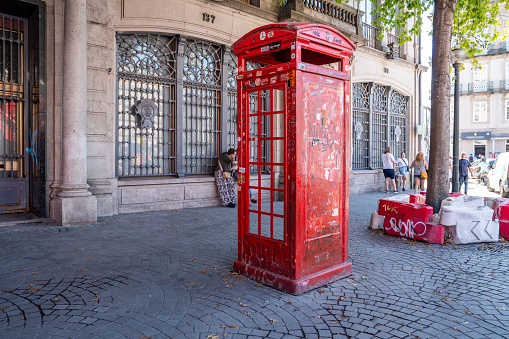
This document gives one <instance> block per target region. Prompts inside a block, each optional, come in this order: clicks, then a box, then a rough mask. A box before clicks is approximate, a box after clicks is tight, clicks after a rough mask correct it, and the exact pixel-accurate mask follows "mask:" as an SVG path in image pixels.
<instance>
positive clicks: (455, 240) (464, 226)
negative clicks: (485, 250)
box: [444, 220, 499, 244]
mask: <svg viewBox="0 0 509 339" xmlns="http://www.w3.org/2000/svg"><path fill="white" fill-rule="evenodd" d="M444 236H445V240H446V242H448V243H452V244H474V243H481V242H497V241H499V238H498V237H499V224H498V222H496V221H491V220H481V221H475V220H458V222H457V224H456V225H455V226H444Z"/></svg>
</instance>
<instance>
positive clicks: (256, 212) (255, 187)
mask: <svg viewBox="0 0 509 339" xmlns="http://www.w3.org/2000/svg"><path fill="white" fill-rule="evenodd" d="M285 93H286V90H285V83H284V82H283V83H281V84H277V85H275V86H269V87H265V88H263V87H262V88H258V87H257V88H255V89H248V90H247V91H246V92H245V94H246V95H245V99H244V103H243V104H244V105H245V106H246V108H247V110H246V111H247V114H248V117H247V121H246V122H248V123H246V124H245V125H243V126H242V128H243V129H244V130H243V133H245V134H246V135H248V142H247V143H246V147H245V148H244V149H241V150H240V153H241V154H242V153H245V154H244V155H245V158H244V159H246V160H247V161H246V162H244V163H245V164H247V166H246V167H247V168H246V172H248V173H246V176H245V178H246V179H245V180H246V185H245V187H247V188H249V195H248V192H244V194H239V198H243V201H239V208H246V213H245V214H244V215H245V216H246V218H245V219H244V224H243V227H242V228H243V229H244V231H245V232H246V234H245V239H246V242H245V243H244V244H243V246H246V247H249V248H245V250H244V251H243V253H245V255H246V258H244V259H245V262H246V263H248V264H251V265H253V266H255V267H259V268H262V269H268V270H270V271H271V272H277V273H278V274H283V275H286V274H288V272H283V271H282V270H285V268H286V269H287V267H288V265H285V264H284V261H285V256H284V253H285V251H284V248H285V246H286V242H287V239H286V238H285V237H286V234H287V231H286V230H285V225H286V222H285V221H286V220H285V219H286V217H287V212H286V207H287V203H286V198H287V195H285V189H286V180H285V175H284V174H285V173H286V166H287V157H286V152H285V149H286V146H285V135H286V131H285V129H286V109H285ZM251 196H252V197H253V198H254V199H255V200H256V202H255V203H251Z"/></svg>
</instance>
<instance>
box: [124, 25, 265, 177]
mask: <svg viewBox="0 0 509 339" xmlns="http://www.w3.org/2000/svg"><path fill="white" fill-rule="evenodd" d="M117 60H118V61H117V81H118V85H117V86H118V89H117V92H118V99H117V107H118V113H117V129H118V133H117V166H116V171H117V175H118V176H120V177H138V176H161V175H177V176H182V175H190V174H211V173H213V171H214V168H215V164H216V159H217V157H218V156H219V154H220V153H221V152H224V151H226V150H227V149H228V148H236V144H237V140H236V138H237V79H236V77H237V73H238V66H237V58H236V56H235V55H234V54H233V53H232V52H231V50H229V49H228V48H226V47H225V46H222V45H217V44H213V43H210V42H207V41H203V40H198V39H194V38H189V37H182V36H178V35H158V34H150V33H148V34H147V33H132V34H119V35H118V36H117ZM260 67H261V66H260V65H258V64H249V65H248V68H249V69H256V68H260ZM263 128H264V129H265V128H266V127H265V126H263ZM267 152H268V150H267ZM263 156H266V155H262V157H263ZM267 171H268V170H266V171H265V172H267Z"/></svg>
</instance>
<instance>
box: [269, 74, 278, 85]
mask: <svg viewBox="0 0 509 339" xmlns="http://www.w3.org/2000/svg"><path fill="white" fill-rule="evenodd" d="M276 82H277V75H276V76H275V77H272V78H270V84H271V85H273V84H275V83H276Z"/></svg>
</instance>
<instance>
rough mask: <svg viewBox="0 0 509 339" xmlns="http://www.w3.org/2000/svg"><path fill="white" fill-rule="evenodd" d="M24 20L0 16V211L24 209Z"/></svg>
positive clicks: (25, 113) (25, 197)
mask: <svg viewBox="0 0 509 339" xmlns="http://www.w3.org/2000/svg"><path fill="white" fill-rule="evenodd" d="M26 30H27V21H26V20H25V19H21V18H18V17H14V16H10V15H5V14H0V191H2V194H1V195H0V212H1V213H5V212H24V211H27V210H28V207H29V204H28V175H27V174H28V173H27V172H28V159H27V151H26V148H27V144H28V135H27V127H28V126H27V122H28V121H27V95H26V83H27V77H26V65H27V51H26V39H27V34H26Z"/></svg>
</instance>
